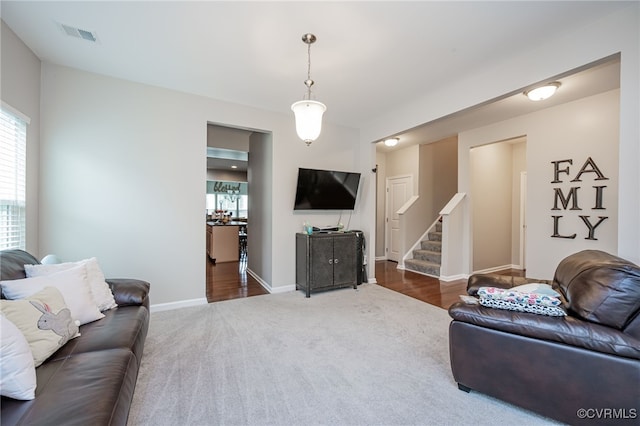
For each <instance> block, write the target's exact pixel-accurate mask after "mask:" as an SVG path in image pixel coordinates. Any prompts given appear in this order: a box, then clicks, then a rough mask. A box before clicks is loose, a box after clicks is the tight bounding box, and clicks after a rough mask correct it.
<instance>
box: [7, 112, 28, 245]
mask: <svg viewBox="0 0 640 426" xmlns="http://www.w3.org/2000/svg"><path fill="white" fill-rule="evenodd" d="M28 124H29V119H28V118H27V117H25V116H24V115H22V114H20V113H19V112H18V111H16V110H14V109H13V108H11V107H9V106H8V105H6V104H5V103H2V108H1V109H0V250H3V249H15V248H19V249H23V250H24V249H25V245H26V237H25V236H26V189H25V187H26V182H25V181H26V166H27V158H26V157H27V153H26V149H27V125H28Z"/></svg>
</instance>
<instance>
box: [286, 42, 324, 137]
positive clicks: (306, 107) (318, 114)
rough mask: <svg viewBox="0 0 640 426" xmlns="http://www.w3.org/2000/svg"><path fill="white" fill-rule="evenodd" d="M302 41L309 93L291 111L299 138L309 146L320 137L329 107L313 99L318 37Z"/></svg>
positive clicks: (306, 84) (305, 83)
mask: <svg viewBox="0 0 640 426" xmlns="http://www.w3.org/2000/svg"><path fill="white" fill-rule="evenodd" d="M302 41H303V42H304V43H305V44H306V45H307V79H306V80H305V82H304V85H305V86H307V93H306V95H305V96H304V97H303V100H301V101H298V102H295V103H294V104H293V105H291V110H292V111H293V113H294V114H295V116H296V132H297V133H298V137H299V138H300V139H302V140H303V141H304V142H305V143H306V144H307V146H309V145H311V142H313V141H315V140H316V139H318V136H320V132H321V131H322V114H324V112H325V111H326V110H327V107H326V106H325V105H324V104H323V103H322V102H318V101H314V100H312V99H311V86H313V80H311V45H312V44H313V43H315V41H316V36H314V35H313V34H304V35H303V36H302Z"/></svg>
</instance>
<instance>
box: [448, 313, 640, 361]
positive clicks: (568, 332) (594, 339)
mask: <svg viewBox="0 0 640 426" xmlns="http://www.w3.org/2000/svg"><path fill="white" fill-rule="evenodd" d="M449 316H451V318H453V319H454V320H456V321H461V322H466V323H469V324H474V325H477V326H480V327H484V328H491V329H494V330H499V331H504V332H507V333H512V334H518V335H520V336H525V337H531V338H534V339H542V340H548V341H552V342H559V343H564V344H567V345H571V346H578V347H581V348H584V349H589V350H593V351H597V352H601V353H606V354H611V355H618V356H622V357H626V358H632V359H636V360H640V339H637V338H635V337H633V336H629V335H627V334H626V333H624V332H622V331H619V330H616V329H613V328H611V327H608V326H604V325H600V324H594V323H591V322H588V321H583V320H581V319H579V318H575V317H571V316H566V317H551V316H545V315H533V314H530V313H520V312H515V311H507V310H501V309H491V308H485V307H484V306H481V305H467V304H465V303H463V302H457V303H454V304H453V305H451V306H450V307H449Z"/></svg>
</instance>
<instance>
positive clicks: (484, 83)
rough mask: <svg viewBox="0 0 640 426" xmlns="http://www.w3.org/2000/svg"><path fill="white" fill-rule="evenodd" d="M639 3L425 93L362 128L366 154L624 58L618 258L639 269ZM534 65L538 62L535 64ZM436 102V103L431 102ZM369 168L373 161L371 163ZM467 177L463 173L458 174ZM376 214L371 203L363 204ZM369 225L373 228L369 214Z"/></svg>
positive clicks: (472, 71) (621, 91)
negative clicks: (411, 132)
mask: <svg viewBox="0 0 640 426" xmlns="http://www.w3.org/2000/svg"><path fill="white" fill-rule="evenodd" d="M639 15H640V4H638V3H637V2H629V5H628V6H627V7H626V8H625V9H624V10H622V11H620V12H616V13H612V14H610V15H607V16H603V17H601V18H600V19H599V20H597V21H595V22H593V23H591V24H590V25H585V26H583V27H581V28H579V29H574V30H568V31H567V32H566V33H565V34H564V35H563V36H562V37H558V38H556V39H554V40H552V41H550V42H544V43H541V44H540V45H539V46H538V48H536V49H533V50H523V51H522V52H521V54H520V55H516V56H510V57H507V58H504V60H502V61H497V62H496V61H493V62H491V63H487V64H486V67H484V68H476V69H473V70H470V72H469V74H468V76H467V78H463V79H459V80H456V81H451V82H448V83H447V84H443V85H442V86H441V88H440V90H439V91H437V92H430V93H425V94H424V96H423V97H422V98H420V99H419V100H417V101H416V102H414V103H412V104H408V105H404V106H402V107H398V108H394V109H393V110H392V111H389V113H388V114H385V115H383V116H377V117H372V118H371V120H370V121H369V122H367V123H366V124H365V125H363V126H362V130H361V138H360V143H361V145H362V146H363V153H366V152H367V150H366V147H368V146H369V145H370V144H371V142H373V141H377V140H380V139H382V138H384V137H385V136H386V135H390V134H397V133H400V132H402V131H404V130H406V129H410V128H413V127H416V126H419V125H421V124H423V123H426V122H430V121H432V120H435V119H438V118H440V117H444V116H446V115H448V114H452V113H455V112H457V111H461V110H463V109H465V108H469V107H472V106H474V105H478V104H480V103H483V102H486V101H487V100H490V99H494V98H497V97H500V96H503V95H505V94H508V93H514V92H517V91H519V90H521V89H522V88H524V87H527V86H529V85H531V84H534V83H536V82H540V81H545V80H547V79H549V78H551V77H553V76H557V75H560V74H563V73H565V72H567V71H570V70H574V69H577V68H579V67H582V66H584V65H586V64H589V63H592V62H594V61H597V60H599V59H601V58H605V57H608V56H610V55H613V54H616V53H618V52H620V53H621V57H622V60H621V78H620V81H621V82H620V87H621V90H620V123H619V128H620V142H619V147H618V148H619V160H620V161H619V176H620V180H619V191H620V197H619V206H618V212H619V215H618V223H619V227H618V231H617V232H618V235H619V238H618V244H617V247H616V248H617V250H616V251H617V253H618V255H620V256H622V257H625V258H627V259H629V260H631V261H634V262H637V263H640V191H638V190H637V189H638V187H640V168H638V166H637V165H638V164H639V163H640V144H638V141H639V140H640V121H639V120H638V117H639V116H640V99H639V97H638V93H640V79H638V75H640V45H639V44H640V40H639V38H638V22H639V20H640V16H639ZM533 58H535V59H533ZM434 99H436V100H437V101H435V102H434ZM369 161H370V164H373V163H374V161H375V157H374V155H373V154H372V155H370V156H369ZM459 172H460V173H464V170H459ZM368 208H369V209H370V210H371V211H373V208H374V204H373V202H372V203H371V204H370V205H368ZM369 220H370V221H371V222H372V224H371V225H370V227H373V221H374V220H375V218H374V216H373V214H371V215H370V217H369Z"/></svg>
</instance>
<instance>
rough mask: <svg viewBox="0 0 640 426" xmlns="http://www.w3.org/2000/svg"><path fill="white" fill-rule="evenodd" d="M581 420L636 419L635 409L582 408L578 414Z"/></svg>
mask: <svg viewBox="0 0 640 426" xmlns="http://www.w3.org/2000/svg"><path fill="white" fill-rule="evenodd" d="M576 415H577V416H578V418H579V419H600V420H602V419H617V420H624V419H636V418H637V417H638V413H637V411H636V409H635V408H580V409H578V411H577V412H576Z"/></svg>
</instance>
